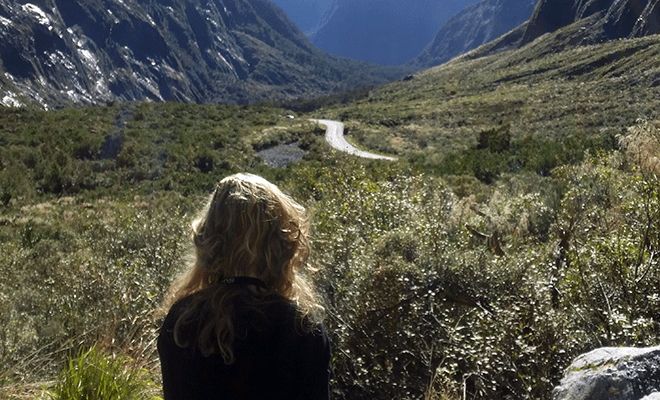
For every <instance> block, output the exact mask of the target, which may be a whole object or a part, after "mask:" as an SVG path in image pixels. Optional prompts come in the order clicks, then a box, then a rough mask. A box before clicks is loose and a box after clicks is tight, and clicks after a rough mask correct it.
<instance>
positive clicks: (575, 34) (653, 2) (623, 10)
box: [466, 0, 660, 58]
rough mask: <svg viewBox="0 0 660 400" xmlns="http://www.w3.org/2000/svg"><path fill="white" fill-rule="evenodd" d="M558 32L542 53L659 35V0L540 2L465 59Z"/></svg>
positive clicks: (544, 0) (555, 0)
mask: <svg viewBox="0 0 660 400" xmlns="http://www.w3.org/2000/svg"><path fill="white" fill-rule="evenodd" d="M560 29H561V33H559V34H557V36H556V37H555V38H554V39H553V40H554V43H553V45H552V46H551V47H550V48H547V49H545V50H544V51H545V52H554V53H556V52H560V51H563V50H565V49H569V48H572V47H576V46H584V45H590V44H597V43H603V42H607V41H610V40H615V39H626V38H635V37H643V36H648V35H653V34H660V0H540V1H539V3H538V4H537V5H536V8H535V9H534V13H533V14H532V16H531V18H530V19H529V21H528V22H526V23H525V24H523V25H521V26H519V27H518V28H516V29H515V30H513V31H511V32H509V33H508V34H506V35H504V36H502V37H500V38H498V39H496V40H494V41H493V42H491V43H488V44H487V45H485V46H482V47H480V48H478V49H477V50H474V51H472V52H470V53H469V54H467V55H466V56H467V57H472V58H474V57H481V56H484V55H488V54H493V53H496V52H498V51H501V50H506V49H511V48H519V47H521V46H524V45H526V44H529V43H531V42H533V41H534V40H536V39H538V38H539V37H541V36H543V35H545V34H547V33H553V32H556V31H558V30H560Z"/></svg>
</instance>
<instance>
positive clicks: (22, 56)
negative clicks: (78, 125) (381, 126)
mask: <svg viewBox="0 0 660 400" xmlns="http://www.w3.org/2000/svg"><path fill="white" fill-rule="evenodd" d="M0 59H1V61H2V64H1V66H0V72H1V73H0V104H2V105H5V106H20V105H30V106H41V107H45V108H57V107H65V106H72V105H96V104H103V103H107V102H111V101H132V100H140V101H142V100H152V101H177V102H195V103H249V102H257V101H262V100H276V101H277V100H285V99H291V98H295V97H299V96H307V97H311V96H314V95H319V94H326V93H330V92H333V91H339V90H343V89H346V88H349V87H353V86H359V85H368V84H377V83H382V82H385V81H387V80H393V79H396V78H398V77H400V76H402V75H403V74H404V73H403V72H401V71H400V70H395V69H393V68H384V67H377V66H373V65H368V64H366V63H358V62H354V61H351V60H345V59H341V58H339V57H333V56H329V55H327V54H326V53H324V52H322V51H320V50H318V49H316V48H315V47H314V46H313V45H312V44H311V42H309V40H308V39H307V38H306V37H305V36H304V35H303V34H302V33H301V32H300V30H298V28H297V27H296V26H295V25H294V24H293V22H291V20H290V19H289V18H288V17H287V16H286V15H285V14H284V13H283V12H282V11H281V10H280V9H279V8H278V7H277V6H275V5H274V4H273V3H271V2H270V1H269V0H208V1H203V0H140V1H138V0H123V1H113V0H32V1H31V2H25V1H18V0H0Z"/></svg>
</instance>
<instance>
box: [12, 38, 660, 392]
mask: <svg viewBox="0 0 660 400" xmlns="http://www.w3.org/2000/svg"><path fill="white" fill-rule="evenodd" d="M559 35H561V32H559V33H558V34H557V36H554V37H550V36H544V37H542V38H540V39H539V41H537V42H535V43H532V44H531V45H529V46H528V47H526V48H524V49H522V50H520V51H518V52H511V53H503V54H500V55H499V56H492V57H488V58H483V59H470V57H469V56H467V57H465V58H462V59H459V60H455V61H454V62H452V63H450V64H447V65H444V66H441V67H438V68H435V69H432V70H429V71H425V72H422V73H419V74H417V75H415V76H414V77H413V78H412V79H407V80H405V81H400V82H396V83H393V84H391V85H388V86H385V87H381V88H377V89H374V90H372V91H370V92H367V91H356V92H353V93H352V94H350V95H346V96H334V97H331V98H324V99H318V100H315V101H309V102H299V103H296V104H295V105H294V104H290V105H289V107H291V108H293V107H294V106H295V107H296V109H306V110H311V111H310V112H309V114H300V115H298V118H295V119H288V118H286V115H287V114H288V113H291V112H292V111H290V110H287V109H285V108H280V107H277V106H266V105H264V106H250V107H239V106H195V105H182V104H172V103H168V104H154V103H144V104H142V103H133V104H116V105H113V106H108V107H101V108H92V109H75V110H74V109H67V110H59V111H51V112H45V111H35V110H25V109H7V108H5V109H0V191H1V192H0V196H1V197H0V294H1V295H0V366H1V367H0V397H3V398H31V396H32V395H34V396H42V395H43V390H44V389H47V390H53V388H55V387H59V386H58V385H56V383H57V382H60V383H61V382H62V381H63V380H64V376H65V375H61V373H62V371H63V370H64V369H65V367H66V365H67V360H68V359H69V358H70V356H74V358H75V355H76V354H85V351H87V350H88V349H90V348H92V347H93V346H96V347H94V349H95V351H100V352H101V353H100V359H101V361H98V360H97V358H98V357H99V356H98V355H97V356H95V357H97V358H95V357H90V359H91V360H92V361H90V362H91V363H94V362H96V363H103V360H111V359H112V360H114V359H115V358H113V357H112V355H121V356H122V358H119V359H121V360H124V358H123V357H129V359H128V360H129V361H127V362H126V364H122V365H124V367H123V368H124V369H125V370H128V371H130V370H136V369H139V370H144V371H145V374H146V375H144V376H141V377H140V378H139V382H141V386H140V387H142V389H143V394H144V396H146V397H149V396H159V395H160V392H159V389H158V384H159V379H160V378H159V366H158V360H157V357H156V354H155V344H154V339H155V337H156V332H157V329H158V326H159V322H160V321H159V320H158V319H154V318H153V316H152V315H153V314H152V313H153V311H154V310H155V309H156V308H157V307H158V304H159V301H160V299H161V297H162V295H163V293H164V291H165V290H166V288H167V287H168V285H169V283H170V282H171V280H172V279H173V277H174V276H175V275H176V274H177V273H178V271H180V270H181V269H182V268H183V267H184V266H185V265H186V263H187V262H188V258H187V256H188V255H189V252H190V248H189V243H188V237H187V229H188V225H189V224H190V222H191V221H192V219H193V217H194V214H195V212H196V211H197V210H198V208H199V207H200V205H201V203H202V202H203V200H204V198H205V196H206V195H207V194H208V193H209V191H210V190H211V189H212V187H213V185H214V184H215V183H216V182H217V181H218V180H219V179H220V178H222V177H223V176H226V175H228V174H230V173H233V172H237V171H244V170H246V171H250V172H254V173H258V174H262V175H264V176H265V177H266V178H268V179H270V180H272V181H274V182H275V183H277V184H278V185H280V186H281V187H282V188H283V189H284V190H285V191H287V192H289V193H291V194H292V195H293V196H294V197H295V198H297V199H298V200H299V201H301V202H303V203H304V204H306V205H307V206H308V207H309V208H310V209H311V211H312V214H313V225H314V226H313V258H312V260H311V263H312V264H314V265H315V266H317V267H318V268H319V272H318V273H316V274H315V275H314V276H313V278H314V279H315V281H316V282H317V284H318V286H319V288H320V290H321V293H322V294H323V295H324V296H325V298H326V304H327V308H328V311H329V312H328V319H327V327H328V331H329V333H330V335H331V339H332V341H333V350H334V356H333V378H332V379H333V381H332V388H333V392H334V398H338V399H358V398H360V399H361V398H420V397H425V398H427V399H440V398H449V399H457V398H461V397H460V396H459V394H462V393H463V391H464V390H465V392H466V393H468V395H469V397H470V398H477V399H492V398H511V399H519V398H534V399H539V398H541V399H545V398H550V393H551V390H552V387H553V386H554V385H556V384H557V382H558V380H559V379H560V378H561V374H562V372H563V369H564V368H565V367H566V366H567V365H568V363H569V362H570V361H571V360H572V359H573V358H574V357H575V356H576V355H578V354H580V353H581V352H584V351H587V350H590V349H593V348H595V347H599V346H605V345H640V346H644V345H654V344H657V337H658V334H659V333H660V326H659V325H658V322H657V315H658V313H659V312H660V299H659V298H658V295H657V287H658V285H659V283H660V269H659V268H658V257H657V252H658V249H659V248H660V242H659V238H660V232H659V231H658V226H657V224H656V223H655V221H658V220H660V201H659V200H658V199H659V197H660V182H659V181H658V178H657V176H658V174H659V173H660V164H659V163H658V154H659V153H660V123H659V122H657V121H658V120H659V119H660V118H659V116H658V114H657V113H658V110H660V107H658V104H657V103H658V100H659V99H660V94H659V90H660V89H659V83H660V63H659V62H658V61H657V60H660V57H658V51H659V50H660V45H659V44H658V43H659V41H660V39H659V38H658V37H650V38H646V39H639V40H632V41H618V42H612V43H607V44H603V45H600V46H595V47H589V48H576V49H573V50H568V51H566V52H561V53H553V52H552V51H550V50H548V49H550V48H551V44H552V43H555V42H556V41H557V40H559V39H560V37H559ZM356 99H357V100H356ZM316 116H322V117H328V118H338V119H342V120H344V121H345V122H346V124H347V127H348V129H349V138H350V140H352V141H353V142H355V143H357V144H359V145H362V146H364V147H367V148H370V149H375V150H378V151H382V152H385V153H393V154H396V155H398V156H399V157H400V160H401V161H400V162H399V163H386V162H375V161H361V160H355V159H353V158H351V157H348V156H345V155H342V154H335V153H334V152H332V151H331V150H330V149H328V148H327V147H326V145H325V143H324V141H323V138H322V133H323V131H322V130H321V129H320V128H319V127H318V126H316V125H314V124H312V123H309V122H307V118H308V117H316ZM639 118H643V119H639ZM293 141H298V143H299V144H300V145H301V147H303V148H304V149H306V150H308V153H307V154H306V155H305V157H304V159H303V160H302V161H301V162H299V163H297V164H290V165H289V166H287V167H286V168H281V169H269V168H268V167H267V166H266V165H265V163H264V162H263V161H262V160H261V159H260V158H258V157H257V156H256V151H257V150H259V149H262V148H264V147H268V146H272V145H275V144H279V143H288V142H293ZM94 354H97V353H93V355H94ZM81 360H82V359H81ZM85 360H86V359H85ZM94 360H97V361H94ZM81 362H82V361H81ZM85 362H87V361H85ZM122 363H123V361H122ZM72 365H77V364H76V363H73V364H72ZM81 365H82V364H81ZM93 365H94V364H93ZM127 366H128V367H127ZM120 369H121V368H120ZM70 375H71V374H68V375H66V376H70ZM59 385H60V386H62V385H61V384H59ZM443 396H444V397H443Z"/></svg>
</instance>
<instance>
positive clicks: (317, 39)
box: [311, 0, 476, 65]
mask: <svg viewBox="0 0 660 400" xmlns="http://www.w3.org/2000/svg"><path fill="white" fill-rule="evenodd" d="M474 1H476V0H460V1H451V0H407V1H401V0H337V1H336V3H335V4H334V5H333V7H332V8H331V9H330V10H329V12H328V14H327V16H326V18H325V22H322V24H321V27H320V28H319V30H318V31H317V32H316V33H315V34H314V35H312V36H311V40H312V43H314V45H316V46H317V47H318V48H320V49H322V50H325V51H327V52H329V53H331V54H337V55H341V56H344V57H349V58H353V59H358V60H363V61H368V62H372V63H376V64H381V65H401V64H403V63H405V62H406V61H408V60H409V59H411V58H412V57H414V56H415V55H417V54H418V53H419V52H420V51H421V50H422V49H423V48H424V46H426V45H427V44H428V43H429V42H430V41H431V39H432V38H433V36H434V35H435V34H436V32H437V31H438V29H439V28H440V27H441V26H442V24H443V23H444V22H445V21H446V20H447V19H448V18H449V17H451V16H452V15H454V14H456V13H457V12H459V11H460V10H461V9H463V8H464V7H465V6H466V5H468V4H470V3H473V2H474Z"/></svg>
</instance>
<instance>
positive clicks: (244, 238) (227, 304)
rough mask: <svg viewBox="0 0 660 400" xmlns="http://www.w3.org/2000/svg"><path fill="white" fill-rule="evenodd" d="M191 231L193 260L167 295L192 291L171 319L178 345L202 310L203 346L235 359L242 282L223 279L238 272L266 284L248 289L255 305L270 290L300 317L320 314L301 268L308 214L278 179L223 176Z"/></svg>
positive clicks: (256, 308)
mask: <svg viewBox="0 0 660 400" xmlns="http://www.w3.org/2000/svg"><path fill="white" fill-rule="evenodd" d="M192 238H193V243H194V245H195V262H194V264H193V265H192V266H191V268H190V269H189V271H188V272H187V273H186V274H185V275H184V276H183V277H181V278H180V279H179V280H177V281H176V282H175V283H174V284H173V285H172V286H171V287H170V290H169V293H168V295H167V297H166V299H165V301H164V307H169V306H170V305H171V304H173V303H174V302H176V301H177V300H180V299H182V298H184V297H186V296H189V295H192V294H197V295H196V296H195V300H194V301H193V302H191V303H189V305H188V306H187V307H186V308H185V309H184V311H183V313H182V314H181V316H180V317H179V319H178V321H177V322H176V325H175V329H174V338H175V341H176V343H177V345H178V346H180V347H186V346H188V345H189V344H188V343H184V342H183V340H182V339H181V334H180V331H181V328H182V326H183V325H185V324H186V323H190V322H191V321H193V320H194V319H195V317H196V316H199V315H200V314H199V313H200V312H201V316H202V317H203V318H204V321H203V322H202V325H201V326H200V327H198V328H199V329H198V337H197V341H198V343H197V345H198V346H199V348H200V350H201V352H202V354H203V355H204V356H208V355H210V354H212V353H215V352H217V351H218V350H219V352H220V353H221V354H222V356H223V358H224V360H225V363H227V364H230V363H232V362H233V361H234V354H233V349H232V343H233V340H234V336H235V332H234V324H233V322H232V316H233V315H232V312H233V311H234V307H233V305H232V299H233V298H235V297H236V296H239V295H240V294H241V293H245V290H243V289H244V288H240V286H236V285H226V284H223V282H222V281H223V280H224V279H227V278H232V277H237V276H250V277H253V278H258V279H260V280H262V281H263V282H264V283H265V285H266V288H265V289H259V290H257V291H251V292H250V293H252V294H253V296H249V297H251V299H250V300H249V306H250V308H252V309H253V311H256V312H258V313H259V312H261V310H262V309H263V307H264V305H265V304H266V303H267V301H266V300H265V299H267V298H269V297H268V296H269V295H273V294H275V295H279V296H281V297H283V298H285V299H287V300H290V301H292V302H294V303H295V304H296V305H297V309H298V312H299V314H300V317H301V318H300V321H303V320H305V319H306V320H308V321H311V322H320V319H321V318H322V313H323V307H322V306H321V305H320V303H319V302H318V300H317V298H316V295H315V293H314V291H313V289H312V287H311V285H309V284H308V283H307V282H306V280H305V279H304V277H303V276H302V275H301V273H300V272H301V269H302V268H303V266H305V265H306V262H307V258H308V256H309V253H310V244H309V216H308V213H307V211H306V210H305V208H304V207H302V206H301V205H299V204H298V203H296V202H295V201H294V200H293V199H291V198H290V197H289V196H287V195H285V194H284V193H282V192H281V191H280V189H278V188H277V186H275V185H273V184H272V183H270V182H268V181H267V180H265V179H263V178H262V177H260V176H257V175H252V174H236V175H232V176H229V177H227V178H225V179H223V180H221V181H220V182H219V183H218V185H217V186H216V189H215V191H214V192H213V194H212V195H211V197H210V199H209V201H208V202H207V204H206V206H205V207H204V209H203V210H202V213H201V216H200V217H199V218H198V219H196V220H195V221H194V222H193V224H192ZM270 298H272V296H271V297H270ZM301 326H302V325H301Z"/></svg>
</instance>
